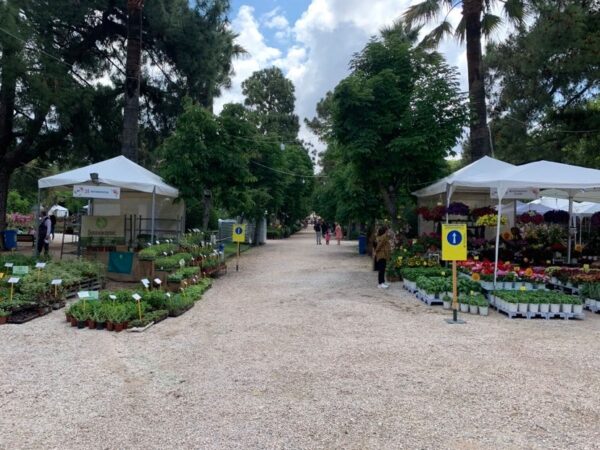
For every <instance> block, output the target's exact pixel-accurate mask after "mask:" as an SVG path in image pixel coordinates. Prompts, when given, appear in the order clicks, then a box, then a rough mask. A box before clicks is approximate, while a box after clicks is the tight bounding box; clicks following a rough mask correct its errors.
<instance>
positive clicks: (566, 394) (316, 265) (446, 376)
mask: <svg viewBox="0 0 600 450" xmlns="http://www.w3.org/2000/svg"><path fill="white" fill-rule="evenodd" d="M342 244H343V245H342V246H339V247H338V246H337V245H330V246H326V245H321V246H316V245H315V243H314V233H312V232H308V231H307V232H303V233H300V234H297V235H295V236H293V237H292V238H290V239H286V240H282V241H269V243H268V244H267V245H265V246H263V247H261V248H258V249H254V250H252V251H250V252H247V253H245V254H244V255H243V256H242V258H241V263H240V271H239V272H237V273H236V272H235V264H234V265H233V270H232V265H231V263H230V270H229V273H228V275H227V276H225V277H223V278H221V279H219V280H217V281H216V283H215V285H214V287H213V289H211V290H209V291H208V292H207V293H206V294H205V296H204V298H203V299H202V300H201V301H199V302H198V303H197V304H196V305H195V307H194V308H192V309H191V310H190V311H189V312H187V313H186V314H184V315H183V316H180V317H178V318H175V319H168V320H166V321H164V322H162V323H160V324H158V325H156V326H154V327H152V328H150V329H149V330H147V331H146V332H144V333H140V334H134V333H126V332H123V333H118V334H117V333H109V332H106V331H92V330H87V329H86V330H76V329H74V328H71V327H70V326H68V325H67V323H66V322H65V320H64V313H63V311H57V312H53V313H52V314H50V315H47V316H45V317H42V318H39V319H36V320H34V321H31V322H29V323H27V324H24V325H3V326H0V341H1V342H2V344H0V411H1V414H0V448H3V449H4V448H6V449H9V448H10V449H16V448H23V449H32V448H61V449H66V448H68V449H70V448H73V449H75V448H92V447H94V448H107V449H108V448H110V449H112V448H114V449H124V448H126V449H137V448H140V449H141V448H144V449H148V448H156V449H165V448H178V449H179V448H209V449H229V448H240V449H242V448H243V449H248V448H278V449H279V448H281V449H284V448H285V449H297V448H311V449H312V448H319V449H321V448H322V449H332V448H352V449H354V448H355V449H365V448H372V449H381V448H410V449H413V448H455V449H465V448H467V449H474V448H540V449H542V448H543V449H547V448H557V449H558V448H560V449H563V448H577V449H581V448H600V401H599V400H600V358H599V355H600V314H596V315H592V314H591V313H589V312H588V313H586V314H587V316H586V319H585V320H583V321H564V320H552V321H544V320H531V321H527V320H523V319H514V320H509V319H507V318H506V317H505V316H502V315H499V314H497V313H491V315H490V316H489V317H478V316H466V317H465V319H466V321H467V323H466V324H465V325H460V326H458V325H448V324H446V323H445V322H444V319H445V318H447V317H448V316H449V314H448V313H446V312H445V311H443V310H442V309H441V307H437V306H435V307H428V306H426V305H423V304H422V303H420V302H419V301H417V300H416V299H415V298H414V297H413V296H412V295H410V294H408V293H406V292H405V291H403V290H402V289H401V287H400V286H399V285H397V284H395V285H393V286H392V288H390V289H389V290H387V291H384V290H381V289H377V287H376V285H377V282H376V273H375V272H372V271H371V270H370V268H371V260H370V259H369V258H368V257H365V256H359V255H358V252H357V245H356V242H344V243H342Z"/></svg>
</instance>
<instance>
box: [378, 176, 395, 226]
mask: <svg viewBox="0 0 600 450" xmlns="http://www.w3.org/2000/svg"><path fill="white" fill-rule="evenodd" d="M380 189H381V194H382V197H383V203H384V205H385V209H387V212H388V213H389V215H390V219H391V222H392V229H393V230H394V231H397V230H398V198H397V195H396V192H395V191H394V190H388V189H386V188H384V187H380Z"/></svg>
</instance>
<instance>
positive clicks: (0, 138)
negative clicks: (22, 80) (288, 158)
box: [0, 45, 19, 245]
mask: <svg viewBox="0 0 600 450" xmlns="http://www.w3.org/2000/svg"><path fill="white" fill-rule="evenodd" d="M3 50H4V52H3V54H2V59H1V60H0V65H1V67H2V76H1V77H0V231H4V230H5V229H6V213H7V212H8V211H7V210H6V209H7V202H8V182H9V180H10V175H11V174H12V172H13V170H14V162H13V158H12V157H11V156H10V153H11V149H12V147H13V146H14V144H15V142H14V139H15V136H14V130H13V126H14V109H15V97H16V89H17V74H16V68H17V67H19V65H18V64H17V49H16V48H15V47H11V46H8V45H7V46H5V47H4V48H3ZM13 150H14V149H13ZM2 245H4V242H2Z"/></svg>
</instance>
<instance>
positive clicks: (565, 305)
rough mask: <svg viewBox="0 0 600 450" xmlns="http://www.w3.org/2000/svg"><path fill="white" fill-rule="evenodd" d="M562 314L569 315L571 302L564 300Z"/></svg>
mask: <svg viewBox="0 0 600 450" xmlns="http://www.w3.org/2000/svg"><path fill="white" fill-rule="evenodd" d="M562 312H564V313H567V314H571V313H572V312H573V303H572V300H568V301H567V300H566V299H565V301H564V302H563V303H562Z"/></svg>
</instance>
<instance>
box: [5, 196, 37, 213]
mask: <svg viewBox="0 0 600 450" xmlns="http://www.w3.org/2000/svg"><path fill="white" fill-rule="evenodd" d="M6 209H7V211H9V212H18V213H21V214H30V213H31V202H30V201H29V200H28V199H26V198H23V197H21V195H20V194H19V192H17V191H15V190H10V191H8V205H7V207H6Z"/></svg>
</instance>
